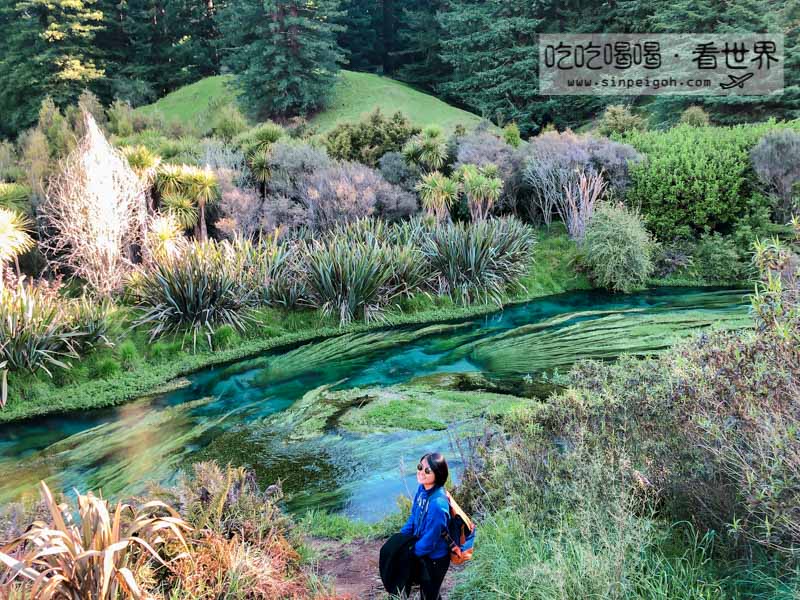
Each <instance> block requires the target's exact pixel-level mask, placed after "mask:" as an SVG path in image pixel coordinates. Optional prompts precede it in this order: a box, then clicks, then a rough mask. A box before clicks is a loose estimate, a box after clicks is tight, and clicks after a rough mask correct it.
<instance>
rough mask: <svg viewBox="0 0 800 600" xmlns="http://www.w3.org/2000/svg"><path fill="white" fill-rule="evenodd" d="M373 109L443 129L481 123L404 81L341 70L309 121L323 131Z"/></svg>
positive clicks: (353, 119)
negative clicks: (319, 109) (399, 113)
mask: <svg viewBox="0 0 800 600" xmlns="http://www.w3.org/2000/svg"><path fill="white" fill-rule="evenodd" d="M376 108H380V109H381V111H383V112H384V113H386V114H392V113H394V112H396V111H398V110H399V111H402V112H403V113H404V114H405V115H406V116H407V117H408V118H409V119H410V120H411V122H412V123H414V124H415V125H419V126H420V127H424V126H425V125H439V126H440V127H442V129H444V130H445V131H446V132H452V131H453V129H455V126H456V125H458V124H461V125H464V126H465V127H467V128H470V127H473V126H475V125H477V124H478V122H480V117H478V116H477V115H474V114H472V113H470V112H467V111H465V110H461V109H459V108H455V107H453V106H450V105H449V104H447V103H446V102H443V101H441V100H439V99H438V98H436V97H434V96H431V95H430V94H426V93H424V92H420V91H419V90H415V89H414V88H412V87H411V86H409V85H406V84H405V83H401V82H399V81H395V80H394V79H390V78H388V77H381V76H380V75H375V74H372V73H355V72H352V71H342V72H341V75H340V77H339V81H338V82H337V84H336V86H335V87H334V89H333V94H332V96H331V99H330V101H329V102H328V106H327V107H326V108H325V110H323V111H322V112H320V113H319V114H318V115H316V116H315V117H314V118H313V119H311V123H312V124H313V125H315V126H316V127H318V128H319V131H320V133H324V132H326V131H329V130H330V129H333V128H334V127H335V126H336V125H337V124H338V123H341V122H343V121H358V120H360V119H361V118H362V117H364V116H366V115H367V114H369V113H370V112H372V111H373V110H375V109H376Z"/></svg>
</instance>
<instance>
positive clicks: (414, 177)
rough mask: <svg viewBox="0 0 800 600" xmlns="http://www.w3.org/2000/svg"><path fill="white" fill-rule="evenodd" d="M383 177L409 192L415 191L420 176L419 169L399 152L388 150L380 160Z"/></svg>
mask: <svg viewBox="0 0 800 600" xmlns="http://www.w3.org/2000/svg"><path fill="white" fill-rule="evenodd" d="M379 164H380V172H381V175H383V178H384V179H386V181H388V182H389V183H391V184H392V185H396V186H398V187H400V188H402V189H404V190H405V191H407V192H413V191H414V190H415V188H416V185H417V182H418V181H419V178H420V172H419V169H417V168H416V167H414V166H412V165H409V164H408V163H407V162H406V159H405V158H403V155H402V154H400V153H399V152H387V153H386V154H384V155H383V156H382V157H381V160H380V161H379Z"/></svg>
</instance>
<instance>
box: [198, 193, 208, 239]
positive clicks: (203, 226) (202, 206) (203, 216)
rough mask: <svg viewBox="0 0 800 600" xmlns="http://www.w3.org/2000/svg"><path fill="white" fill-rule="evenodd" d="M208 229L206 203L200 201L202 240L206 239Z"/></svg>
mask: <svg viewBox="0 0 800 600" xmlns="http://www.w3.org/2000/svg"><path fill="white" fill-rule="evenodd" d="M207 237H208V231H207V230H206V203H205V202H200V241H201V242H204V241H206V238H207Z"/></svg>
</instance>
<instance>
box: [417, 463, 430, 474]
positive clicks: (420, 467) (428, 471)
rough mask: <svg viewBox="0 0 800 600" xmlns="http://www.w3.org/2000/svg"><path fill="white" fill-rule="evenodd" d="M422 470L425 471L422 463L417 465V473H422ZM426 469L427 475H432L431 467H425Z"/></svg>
mask: <svg viewBox="0 0 800 600" xmlns="http://www.w3.org/2000/svg"><path fill="white" fill-rule="evenodd" d="M422 469H423V466H422V463H419V464H418V465H417V471H422ZM424 469H425V475H430V474H431V468H430V467H424Z"/></svg>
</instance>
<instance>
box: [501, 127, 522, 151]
mask: <svg viewBox="0 0 800 600" xmlns="http://www.w3.org/2000/svg"><path fill="white" fill-rule="evenodd" d="M503 139H504V140H505V142H506V144H508V145H509V146H511V147H512V148H519V147H520V146H521V145H522V136H521V135H520V132H519V127H517V124H516V123H509V124H508V125H506V126H505V127H503Z"/></svg>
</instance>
